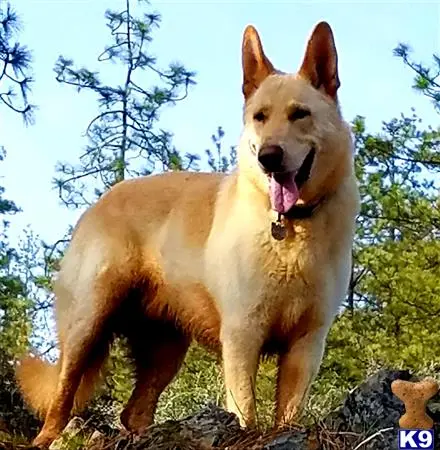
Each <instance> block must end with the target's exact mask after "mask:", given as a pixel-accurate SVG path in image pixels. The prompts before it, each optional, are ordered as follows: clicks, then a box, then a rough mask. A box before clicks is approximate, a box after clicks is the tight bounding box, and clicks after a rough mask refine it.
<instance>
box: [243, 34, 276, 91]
mask: <svg viewBox="0 0 440 450" xmlns="http://www.w3.org/2000/svg"><path fill="white" fill-rule="evenodd" d="M242 65H243V95H244V98H245V99H246V100H247V99H248V98H249V97H250V96H251V95H252V94H253V93H254V92H255V91H256V89H257V88H258V86H260V84H261V83H262V82H263V80H264V79H265V78H266V77H268V76H269V75H270V74H271V73H273V72H275V69H274V67H273V66H272V64H271V62H270V61H269V60H268V59H267V57H266V55H265V54H264V51H263V46H262V45H261V41H260V37H259V36H258V33H257V30H256V29H255V28H254V27H253V26H252V25H248V26H247V27H246V29H245V30H244V35H243V45H242Z"/></svg>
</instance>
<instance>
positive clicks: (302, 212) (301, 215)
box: [281, 199, 324, 220]
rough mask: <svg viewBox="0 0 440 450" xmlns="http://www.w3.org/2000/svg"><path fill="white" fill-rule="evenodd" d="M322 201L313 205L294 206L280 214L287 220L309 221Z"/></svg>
mask: <svg viewBox="0 0 440 450" xmlns="http://www.w3.org/2000/svg"><path fill="white" fill-rule="evenodd" d="M323 200H324V199H321V200H320V201H319V202H316V203H313V204H311V205H295V206H292V208H290V209H289V211H287V212H285V213H283V214H281V215H282V216H283V217H285V218H286V219H288V220H298V219H310V217H312V216H313V214H314V213H315V211H316V210H317V209H318V207H319V206H320V205H321V203H322V202H323Z"/></svg>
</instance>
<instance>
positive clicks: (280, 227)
mask: <svg viewBox="0 0 440 450" xmlns="http://www.w3.org/2000/svg"><path fill="white" fill-rule="evenodd" d="M272 237H273V238H274V239H276V240H277V241H282V240H283V239H284V238H285V237H286V227H285V226H284V224H283V222H282V220H281V214H278V219H277V221H276V222H272Z"/></svg>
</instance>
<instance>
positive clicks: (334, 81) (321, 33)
mask: <svg viewBox="0 0 440 450" xmlns="http://www.w3.org/2000/svg"><path fill="white" fill-rule="evenodd" d="M299 74H300V75H301V76H302V77H304V78H306V79H308V80H309V81H310V82H311V83H312V85H313V86H314V87H315V88H316V89H322V90H324V92H326V93H327V94H328V95H329V96H330V97H332V98H333V99H336V93H337V91H338V88H339V86H340V84H341V83H340V81H339V76H338V55H337V52H336V46H335V41H334V38H333V32H332V29H331V28H330V25H329V24H328V23H327V22H320V23H318V25H316V27H315V29H314V30H313V33H312V36H311V37H310V39H309V42H308V44H307V50H306V54H305V56H304V60H303V63H302V65H301V68H300V69H299Z"/></svg>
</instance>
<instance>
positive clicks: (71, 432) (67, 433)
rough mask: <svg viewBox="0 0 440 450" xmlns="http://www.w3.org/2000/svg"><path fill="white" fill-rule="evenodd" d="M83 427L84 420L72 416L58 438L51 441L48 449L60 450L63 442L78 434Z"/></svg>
mask: <svg viewBox="0 0 440 450" xmlns="http://www.w3.org/2000/svg"><path fill="white" fill-rule="evenodd" d="M83 429H84V420H83V419H81V418H80V417H74V418H73V419H71V420H70V421H69V423H68V424H67V425H66V428H64V431H63V434H62V436H61V437H59V438H58V439H55V441H53V442H52V444H51V445H50V446H49V450H61V449H62V448H63V443H64V442H65V441H66V440H69V439H71V438H72V437H73V436H75V435H76V434H78V433H79V432H81V431H82V430H83Z"/></svg>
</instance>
